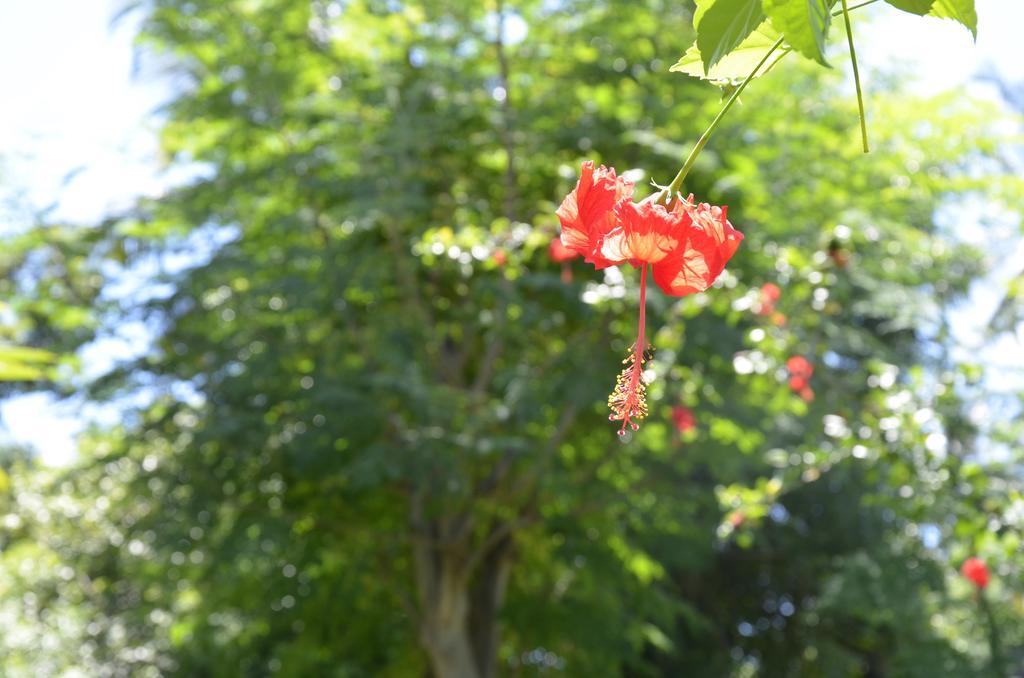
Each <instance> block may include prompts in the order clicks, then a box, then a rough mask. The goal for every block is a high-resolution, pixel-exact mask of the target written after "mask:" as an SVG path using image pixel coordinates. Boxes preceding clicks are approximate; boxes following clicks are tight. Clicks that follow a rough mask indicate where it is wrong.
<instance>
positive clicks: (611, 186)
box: [557, 160, 633, 268]
mask: <svg viewBox="0 0 1024 678" xmlns="http://www.w3.org/2000/svg"><path fill="white" fill-rule="evenodd" d="M632 196H633V184H632V183H630V182H628V181H626V180H625V179H622V178H620V177H617V176H615V169H614V168H611V169H609V168H606V167H605V166H604V165H601V166H600V167H598V168H597V169H594V163H593V162H592V161H590V160H587V161H586V162H584V163H583V168H582V169H581V171H580V179H579V181H578V182H576V188H574V189H573V190H572V192H571V193H569V195H567V196H565V199H564V200H563V201H562V204H561V206H560V207H559V208H558V211H557V214H558V220H559V221H560V222H561V223H562V235H561V241H562V244H563V245H565V246H566V247H567V248H568V249H571V250H573V251H575V252H578V253H579V254H580V255H582V256H583V258H584V260H585V261H586V262H587V263H588V264H594V266H596V267H597V268H605V267H607V266H611V265H613V262H611V261H608V260H607V259H606V258H604V257H603V256H601V244H602V242H603V240H604V237H605V235H607V234H608V233H609V232H610V231H611V230H612V229H614V228H615V227H616V224H617V220H616V217H615V212H614V209H615V206H616V205H617V204H618V203H620V202H622V201H628V200H629V199H630V198H631V197H632Z"/></svg>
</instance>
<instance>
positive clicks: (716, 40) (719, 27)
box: [694, 0, 764, 73]
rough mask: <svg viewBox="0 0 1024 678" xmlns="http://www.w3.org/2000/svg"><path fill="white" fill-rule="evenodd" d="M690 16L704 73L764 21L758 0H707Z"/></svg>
mask: <svg viewBox="0 0 1024 678" xmlns="http://www.w3.org/2000/svg"><path fill="white" fill-rule="evenodd" d="M698 19H699V22H698ZM694 20H695V22H696V23H695V24H694V27H695V28H696V29H697V48H698V49H699V50H700V53H701V56H702V59H703V63H704V71H705V73H707V71H708V69H709V68H711V67H712V66H714V65H715V64H717V63H718V62H719V61H721V60H722V58H723V57H724V56H725V55H726V54H728V53H729V52H731V51H733V50H734V49H736V47H738V46H739V45H740V43H742V42H743V40H745V39H746V38H747V36H749V35H750V34H751V32H753V31H754V29H756V28H757V27H758V26H759V25H760V24H761V22H762V21H764V11H763V10H762V9H761V0H710V2H703V3H701V6H700V11H699V12H698V13H697V14H695V15H694Z"/></svg>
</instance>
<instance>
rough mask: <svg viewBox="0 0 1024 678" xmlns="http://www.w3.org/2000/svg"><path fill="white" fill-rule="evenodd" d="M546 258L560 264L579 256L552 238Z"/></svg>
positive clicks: (558, 240)
mask: <svg viewBox="0 0 1024 678" xmlns="http://www.w3.org/2000/svg"><path fill="white" fill-rule="evenodd" d="M548 256H549V257H551V261H554V262H558V263H561V262H563V261H569V260H570V259H575V258H576V257H578V256H579V254H577V253H576V251H575V250H571V249H569V248H568V247H566V246H565V245H563V244H562V241H561V240H560V239H559V238H552V239H551V244H550V245H548Z"/></svg>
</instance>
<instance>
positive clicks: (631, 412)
mask: <svg viewBox="0 0 1024 678" xmlns="http://www.w3.org/2000/svg"><path fill="white" fill-rule="evenodd" d="M632 195H633V185H632V184H630V183H629V182H627V181H625V180H623V179H621V178H618V177H616V176H615V170H614V169H607V168H605V167H604V166H602V167H600V168H598V169H596V170H595V169H594V163H592V162H589V161H588V162H585V163H583V170H582V172H581V173H580V180H579V182H577V184H576V188H575V189H573V191H572V192H571V193H570V194H569V195H567V196H566V197H565V200H563V201H562V205H561V207H559V208H558V218H559V220H560V221H561V222H562V236H561V237H562V244H563V245H565V246H566V247H568V248H569V249H571V250H574V251H576V252H578V253H579V254H581V255H582V256H583V257H584V259H585V260H586V261H587V263H591V264H594V266H595V267H596V268H605V267H607V266H617V265H620V264H624V263H627V262H628V263H629V264H632V265H633V266H634V267H637V268H640V269H641V272H640V322H639V326H638V331H637V338H636V342H634V344H633V346H632V348H631V349H630V353H629V355H628V356H627V357H626V360H624V361H623V362H624V363H626V368H625V369H624V370H623V371H622V373H621V374H620V375H619V378H618V380H617V382H616V385H615V390H614V391H612V394H611V395H610V396H609V397H608V406H609V407H610V408H611V410H612V414H611V416H610V417H609V418H610V419H611V420H612V421H621V422H622V427H621V428H620V429H619V434H620V435H624V434H625V432H626V426H627V425H628V426H630V428H632V429H633V430H634V431H635V430H636V429H637V428H639V425H638V424H637V422H638V421H639V420H641V419H643V418H644V417H646V416H647V401H646V388H647V387H646V385H645V384H644V381H643V378H642V375H643V366H644V363H645V362H646V360H647V356H646V351H647V344H646V342H645V336H644V329H645V328H644V318H645V312H646V302H647V271H648V267H650V268H651V270H652V271H653V272H654V281H655V282H656V283H657V284H658V287H660V288H661V289H662V291H664V292H665V294H668V295H671V296H684V295H687V294H694V293H696V292H703V291H704V290H706V289H707V288H708V287H710V286H711V284H712V283H713V282H714V281H715V279H716V278H717V277H718V276H719V275H720V274H721V273H722V271H723V270H724V269H725V265H726V263H727V262H728V261H729V259H730V258H731V257H732V255H733V254H734V253H735V252H736V248H737V247H739V244H740V241H741V240H743V234H742V233H740V232H739V231H737V230H736V229H734V228H733V227H732V224H730V223H729V221H728V219H727V218H726V208H724V207H716V206H712V205H709V204H707V203H700V204H697V203H695V202H694V201H693V196H692V195H691V196H690V197H689V198H687V199H685V200H683V199H681V197H680V196H678V195H671V196H668V195H666V193H664V192H663V193H660V194H658V195H657V196H652V198H650V199H647V200H644V201H643V202H640V203H634V202H633V201H632V200H631V198H632Z"/></svg>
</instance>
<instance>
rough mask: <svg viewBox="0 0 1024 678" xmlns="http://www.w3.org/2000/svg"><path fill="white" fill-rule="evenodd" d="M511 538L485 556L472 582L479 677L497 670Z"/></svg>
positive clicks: (473, 633) (471, 622)
mask: <svg viewBox="0 0 1024 678" xmlns="http://www.w3.org/2000/svg"><path fill="white" fill-rule="evenodd" d="M511 551H512V538H511V537H505V538H504V539H502V540H501V541H499V542H498V543H497V544H495V545H494V547H493V548H492V549H491V550H490V551H489V552H488V553H487V555H486V556H484V559H483V562H482V563H481V565H480V571H479V572H478V573H477V575H476V578H475V580H474V582H473V588H472V597H471V598H470V602H471V603H472V607H470V610H469V633H470V637H471V640H472V643H473V658H474V659H475V660H476V666H477V669H479V671H480V678H495V676H496V675H497V673H498V641H499V639H500V637H499V628H498V614H499V612H501V605H502V603H503V602H504V601H505V590H506V589H507V588H508V576H509V573H510V572H511V570H512V557H511Z"/></svg>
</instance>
